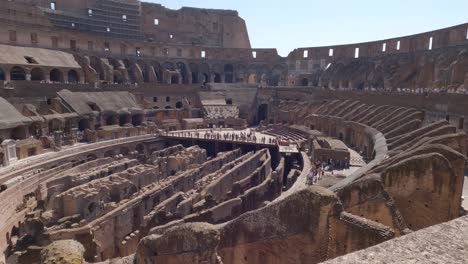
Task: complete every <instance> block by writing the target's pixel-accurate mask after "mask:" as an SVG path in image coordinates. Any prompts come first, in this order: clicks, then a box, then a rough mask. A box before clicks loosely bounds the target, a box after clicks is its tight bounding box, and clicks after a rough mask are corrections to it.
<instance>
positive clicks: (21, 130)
mask: <svg viewBox="0 0 468 264" xmlns="http://www.w3.org/2000/svg"><path fill="white" fill-rule="evenodd" d="M27 131H28V129H27V128H26V126H19V127H15V128H14V129H13V130H12V131H11V135H10V138H11V139H14V140H18V139H25V138H26V137H27Z"/></svg>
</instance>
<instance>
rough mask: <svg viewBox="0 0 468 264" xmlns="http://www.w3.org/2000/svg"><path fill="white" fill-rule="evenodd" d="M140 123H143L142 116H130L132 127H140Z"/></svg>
mask: <svg viewBox="0 0 468 264" xmlns="http://www.w3.org/2000/svg"><path fill="white" fill-rule="evenodd" d="M142 123H143V115H141V114H138V115H134V116H132V125H133V126H141V124H142Z"/></svg>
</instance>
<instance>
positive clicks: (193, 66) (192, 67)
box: [189, 63, 200, 83]
mask: <svg viewBox="0 0 468 264" xmlns="http://www.w3.org/2000/svg"><path fill="white" fill-rule="evenodd" d="M189 68H190V72H191V73H192V83H199V74H200V73H199V72H198V65H197V64H195V63H190V64H189Z"/></svg>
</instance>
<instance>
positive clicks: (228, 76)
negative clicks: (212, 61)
mask: <svg viewBox="0 0 468 264" xmlns="http://www.w3.org/2000/svg"><path fill="white" fill-rule="evenodd" d="M224 82H225V83H233V82H234V67H233V66H232V65H231V64H226V65H224Z"/></svg>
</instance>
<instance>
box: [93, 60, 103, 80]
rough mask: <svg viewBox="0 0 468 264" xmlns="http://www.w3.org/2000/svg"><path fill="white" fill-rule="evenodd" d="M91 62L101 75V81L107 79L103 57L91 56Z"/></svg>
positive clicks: (99, 75)
mask: <svg viewBox="0 0 468 264" xmlns="http://www.w3.org/2000/svg"><path fill="white" fill-rule="evenodd" d="M90 64H91V67H92V68H93V69H94V70H95V71H96V73H97V75H98V77H99V80H101V81H103V80H105V73H104V69H103V67H102V62H101V59H99V58H97V57H91V60H90Z"/></svg>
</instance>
